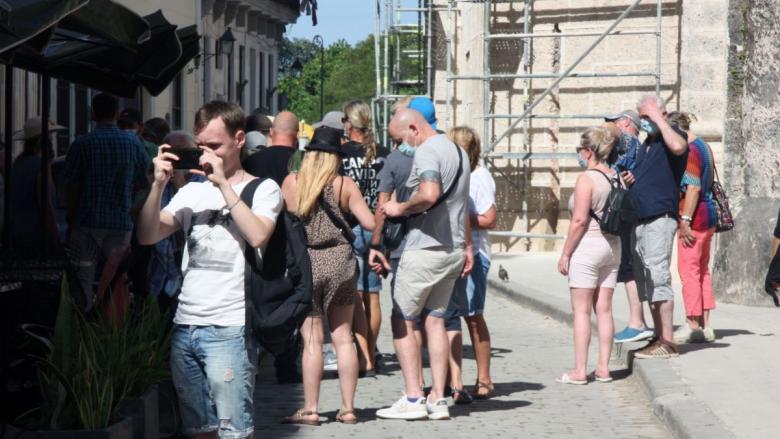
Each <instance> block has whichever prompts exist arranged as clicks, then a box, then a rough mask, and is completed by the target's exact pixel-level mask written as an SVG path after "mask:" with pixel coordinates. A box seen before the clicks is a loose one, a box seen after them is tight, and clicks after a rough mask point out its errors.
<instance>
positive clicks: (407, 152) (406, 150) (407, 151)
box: [398, 142, 414, 157]
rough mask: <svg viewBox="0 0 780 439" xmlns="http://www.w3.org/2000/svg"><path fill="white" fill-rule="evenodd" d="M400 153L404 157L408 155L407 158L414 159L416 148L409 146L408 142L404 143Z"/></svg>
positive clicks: (400, 146) (399, 148)
mask: <svg viewBox="0 0 780 439" xmlns="http://www.w3.org/2000/svg"><path fill="white" fill-rule="evenodd" d="M398 151H400V152H401V154H403V155H406V156H409V157H414V148H413V147H412V145H410V144H408V143H406V142H404V143H402V144H400V145H399V146H398Z"/></svg>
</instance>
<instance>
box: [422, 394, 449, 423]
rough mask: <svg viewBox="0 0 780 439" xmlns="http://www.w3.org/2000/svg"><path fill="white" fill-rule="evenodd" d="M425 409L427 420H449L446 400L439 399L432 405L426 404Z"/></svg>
mask: <svg viewBox="0 0 780 439" xmlns="http://www.w3.org/2000/svg"><path fill="white" fill-rule="evenodd" d="M425 408H426V409H427V410H428V419H431V420H434V421H442V420H445V419H450V408H449V407H448V406H447V399H446V398H441V399H439V400H437V401H436V402H434V403H433V404H426V405H425Z"/></svg>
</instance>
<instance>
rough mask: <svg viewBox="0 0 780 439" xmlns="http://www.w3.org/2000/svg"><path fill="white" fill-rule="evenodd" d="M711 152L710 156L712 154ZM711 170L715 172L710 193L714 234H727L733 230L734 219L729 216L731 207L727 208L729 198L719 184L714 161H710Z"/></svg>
mask: <svg viewBox="0 0 780 439" xmlns="http://www.w3.org/2000/svg"><path fill="white" fill-rule="evenodd" d="M708 146H709V145H708ZM711 151H712V150H710V154H712V152H711ZM712 169H713V170H714V171H715V172H714V173H713V174H714V175H713V181H712V187H711V188H710V191H711V192H712V199H713V200H714V201H715V220H716V222H715V233H720V232H728V231H729V230H731V229H733V228H734V217H733V216H732V214H731V207H729V197H728V196H727V195H726V191H725V190H724V189H723V186H722V185H721V184H720V176H719V175H718V168H717V167H716V166H715V160H714V159H713V161H712Z"/></svg>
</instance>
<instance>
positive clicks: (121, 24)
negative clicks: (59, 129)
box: [0, 0, 200, 97]
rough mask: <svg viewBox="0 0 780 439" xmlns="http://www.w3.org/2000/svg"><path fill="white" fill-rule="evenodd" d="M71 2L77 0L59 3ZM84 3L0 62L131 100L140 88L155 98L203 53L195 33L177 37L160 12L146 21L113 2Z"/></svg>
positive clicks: (1, 55)
mask: <svg viewBox="0 0 780 439" xmlns="http://www.w3.org/2000/svg"><path fill="white" fill-rule="evenodd" d="M27 1H32V2H42V3H49V2H52V1H54V0H27ZM67 1H74V0H60V2H67ZM82 1H84V0H82ZM86 1H88V2H89V3H87V4H86V5H84V6H83V7H81V8H80V9H78V10H75V11H74V12H73V13H71V14H70V15H68V16H67V17H64V18H62V19H61V20H60V21H59V22H58V23H56V25H54V26H51V27H49V28H48V29H46V30H45V31H43V32H39V33H38V34H37V35H38V36H36V37H34V38H32V39H30V40H28V43H25V44H22V45H19V46H17V48H16V49H13V50H7V51H6V52H5V53H0V62H2V63H5V64H9V65H13V66H15V67H19V68H23V69H26V70H30V71H33V72H37V73H45V74H47V75H49V76H51V77H54V78H58V79H63V80H67V81H71V82H74V83H76V84H81V85H84V86H87V87H91V88H95V89H98V90H102V91H105V92H109V93H112V94H116V95H119V96H125V97H133V96H135V94H136V91H137V88H138V87H139V86H143V87H145V88H146V89H147V90H148V91H149V93H151V94H152V95H155V96H156V95H158V94H159V93H160V92H162V90H164V89H165V88H166V87H167V86H168V85H169V84H170V82H171V81H172V80H173V78H174V77H175V76H176V74H177V73H178V72H179V71H180V70H181V68H183V67H184V66H185V65H186V64H187V63H188V62H189V61H190V60H191V59H192V58H193V57H194V56H195V55H197V53H198V52H199V50H200V46H199V41H200V40H199V37H198V35H197V32H195V30H194V27H190V28H186V29H184V30H186V32H177V30H176V26H175V25H173V24H171V23H169V22H168V20H166V19H165V17H164V15H163V14H162V12H161V11H158V12H156V13H154V14H151V15H148V16H146V17H143V18H142V17H140V16H138V15H137V14H135V13H133V12H132V11H130V10H129V9H127V8H125V7H124V6H121V5H118V4H116V3H113V2H112V1H110V0H86ZM180 35H183V36H184V37H186V39H187V40H186V44H187V45H188V49H189V50H187V51H186V53H185V51H184V43H185V41H182V39H181V38H182V37H180ZM39 40H45V41H44V42H43V43H44V44H41V43H42V42H41V41H39ZM31 42H33V43H36V44H30V43H31ZM40 47H43V48H42V49H41V48H40ZM172 69H175V71H172ZM166 78H167V79H166Z"/></svg>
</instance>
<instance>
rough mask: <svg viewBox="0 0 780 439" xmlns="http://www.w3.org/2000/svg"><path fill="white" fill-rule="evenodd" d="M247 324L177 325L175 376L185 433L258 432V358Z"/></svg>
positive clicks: (232, 437)
mask: <svg viewBox="0 0 780 439" xmlns="http://www.w3.org/2000/svg"><path fill="white" fill-rule="evenodd" d="M251 357H252V358H251V359H250V355H249V353H248V352H247V347H246V343H245V340H244V327H243V326H188V325H175V326H174V329H173V337H172V339H171V372H172V375H173V384H174V386H176V392H177V393H178V394H179V407H180V409H181V417H182V423H183V424H184V425H183V426H184V434H186V435H194V434H198V433H207V432H212V431H218V432H219V437H220V438H227V439H243V438H246V437H248V436H249V435H251V434H252V432H253V431H254V421H253V416H252V415H253V411H254V406H253V403H252V396H253V393H254V388H255V359H256V358H257V355H252V356H251Z"/></svg>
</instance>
